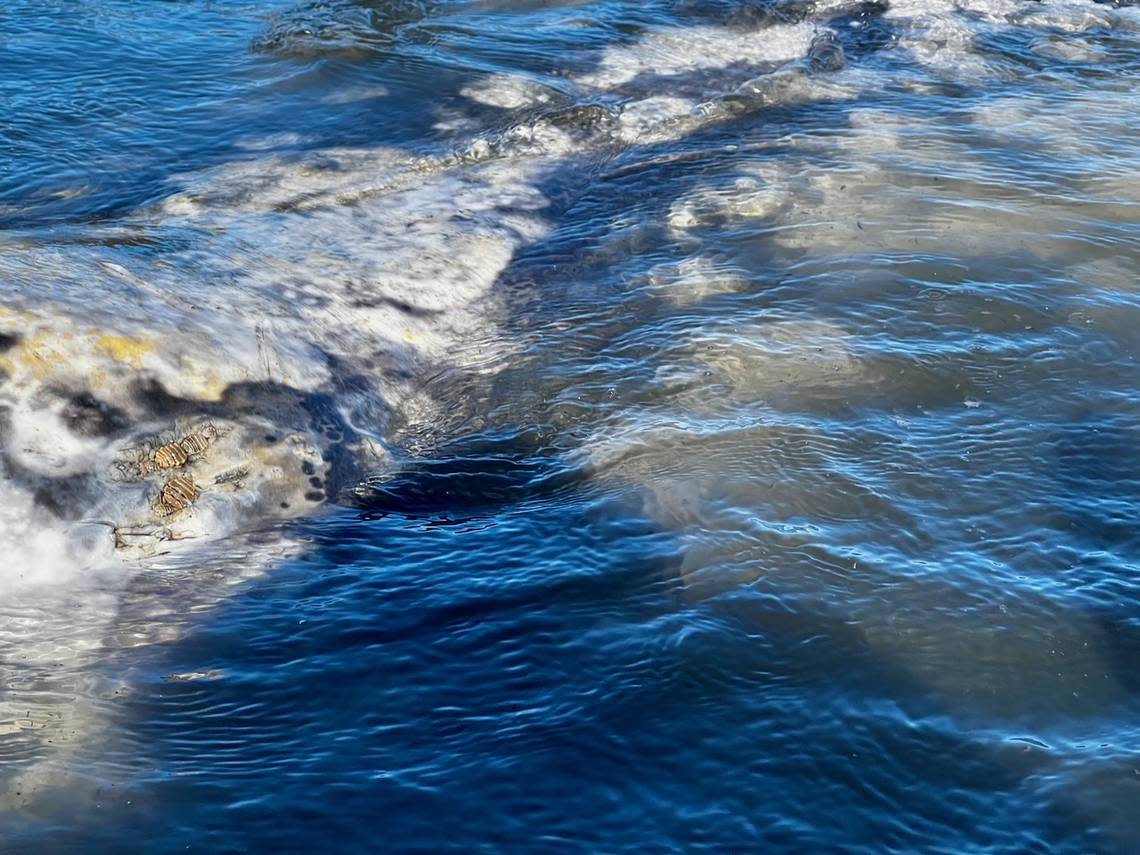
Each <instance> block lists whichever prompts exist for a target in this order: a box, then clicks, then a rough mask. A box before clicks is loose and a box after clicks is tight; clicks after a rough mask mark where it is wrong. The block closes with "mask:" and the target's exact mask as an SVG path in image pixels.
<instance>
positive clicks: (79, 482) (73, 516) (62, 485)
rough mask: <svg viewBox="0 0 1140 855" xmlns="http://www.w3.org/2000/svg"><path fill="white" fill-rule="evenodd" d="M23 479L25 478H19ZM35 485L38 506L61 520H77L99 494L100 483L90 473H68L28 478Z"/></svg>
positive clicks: (34, 492) (34, 499) (34, 493)
mask: <svg viewBox="0 0 1140 855" xmlns="http://www.w3.org/2000/svg"><path fill="white" fill-rule="evenodd" d="M15 480H17V481H23V480H25V478H17V479H15ZM27 480H29V481H30V482H31V483H32V484H34V487H33V489H32V501H33V502H34V503H35V504H36V506H37V507H41V508H43V509H44V510H46V511H48V512H49V513H51V514H52V515H53V516H56V517H58V518H59V519H61V520H68V521H71V520H77V519H80V518H82V517H83V515H84V513H85V512H86V511H87V509H88V508H90V507H91V506H92V505H93V504H94V502H95V499H96V498H97V496H98V491H99V485H98V483H97V482H96V479H95V478H93V477H92V476H90V475H87V474H84V475H66V476H63V477H60V478H45V477H42V476H40V477H38V478H35V477H32V478H28V479H27Z"/></svg>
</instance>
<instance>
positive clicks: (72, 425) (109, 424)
mask: <svg viewBox="0 0 1140 855" xmlns="http://www.w3.org/2000/svg"><path fill="white" fill-rule="evenodd" d="M60 418H61V419H62V420H63V423H64V424H65V425H67V428H68V430H70V431H71V432H72V433H74V434H77V435H79V436H86V437H97V436H110V435H111V434H113V433H117V432H118V431H121V430H126V428H128V427H129V426H130V418H129V417H128V416H127V414H126V413H125V412H123V411H122V410H120V409H119V408H118V407H114V406H111V405H110V404H108V403H106V402H105V401H100V400H99V399H98V398H96V397H95V396H94V395H92V394H91V393H90V392H81V393H79V394H78V395H73V396H71V397H70V398H69V399H68V401H67V404H66V405H65V406H64V408H63V411H62V412H61V413H60Z"/></svg>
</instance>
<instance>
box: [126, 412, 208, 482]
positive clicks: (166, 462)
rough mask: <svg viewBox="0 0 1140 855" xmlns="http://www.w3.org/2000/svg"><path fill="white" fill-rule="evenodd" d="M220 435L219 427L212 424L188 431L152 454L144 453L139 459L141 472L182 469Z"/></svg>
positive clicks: (141, 473)
mask: <svg viewBox="0 0 1140 855" xmlns="http://www.w3.org/2000/svg"><path fill="white" fill-rule="evenodd" d="M218 436H219V432H218V429H217V428H216V427H214V425H212V424H208V425H205V426H204V427H203V428H202V429H201V430H198V431H195V432H193V433H188V434H186V436H184V437H182V438H181V439H179V440H176V441H174V442H168V443H166V444H165V445H162V446H160V447H159V448H157V449H155V450H154V452H153V453H151V454H149V455H148V454H144V455H143V456H142V457H141V458H140V459H139V464H138V468H139V474H140V475H149V474H151V473H152V472H158V471H161V470H165V469H181V468H182V467H183V466H185V465H186V464H187V463H189V462H190V460H191V459H192V458H195V457H201V456H202V455H203V454H205V453H206V450H207V449H208V448H209V447H210V443H212V442H213V441H214V440H216V439H217V438H218Z"/></svg>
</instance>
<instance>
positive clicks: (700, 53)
mask: <svg viewBox="0 0 1140 855" xmlns="http://www.w3.org/2000/svg"><path fill="white" fill-rule="evenodd" d="M815 32H816V29H815V26H814V25H813V24H811V23H802V24H782V25H777V26H773V27H768V28H766V29H764V30H761V31H759V32H741V31H739V30H735V29H729V28H726V27H709V26H703V27H700V26H698V27H677V28H672V29H661V30H656V31H653V32H650V33H648V34H647V35H645V36H643V37H642V38H640V39H639V40H638V41H637V42H635V43H634V44H633V45H619V46H614V47H610V48H607V49H606V50H605V52H604V53H603V54H602V56H601V58H600V60H599V62H598V67H597V69H595V70H594V71H592V72H590V73H588V74H583V75H581V76H579V77H578V78H577V82H578V83H579V84H581V85H583V86H591V87H596V88H600V89H614V88H616V87H618V86H621V85H623V84H626V83H629V82H630V81H632V80H635V79H636V78H638V77H642V76H645V77H648V78H654V79H657V78H663V77H673V76H679V75H684V74H692V73H693V72H697V71H705V70H709V69H720V68H724V67H726V66H730V65H736V64H743V65H763V64H768V63H783V62H790V61H792V60H795V59H799V58H801V57H803V56H806V55H807V52H808V48H809V47H810V46H811V40H812V37H813V36H814V35H815ZM656 85H658V86H660V85H663V84H662V83H660V82H658V83H657V84H656Z"/></svg>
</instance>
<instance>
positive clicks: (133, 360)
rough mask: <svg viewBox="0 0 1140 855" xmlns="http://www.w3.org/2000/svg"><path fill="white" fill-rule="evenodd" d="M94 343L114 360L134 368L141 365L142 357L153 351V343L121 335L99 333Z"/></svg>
mask: <svg viewBox="0 0 1140 855" xmlns="http://www.w3.org/2000/svg"><path fill="white" fill-rule="evenodd" d="M95 344H96V345H97V346H98V347H99V349H100V350H102V351H103V352H104V353H106V354H107V355H108V356H110V357H111V358H112V359H113V360H115V361H116V362H126V363H128V364H129V365H132V366H134V367H135V368H140V367H142V358H143V357H144V356H146V355H147V354H148V353H151V352H153V351H154V345H153V344H152V343H151V342H149V341H141V340H139V339H134V338H127V337H126V336H121V335H110V334H104V335H101V336H99V337H98V338H96V339H95Z"/></svg>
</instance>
